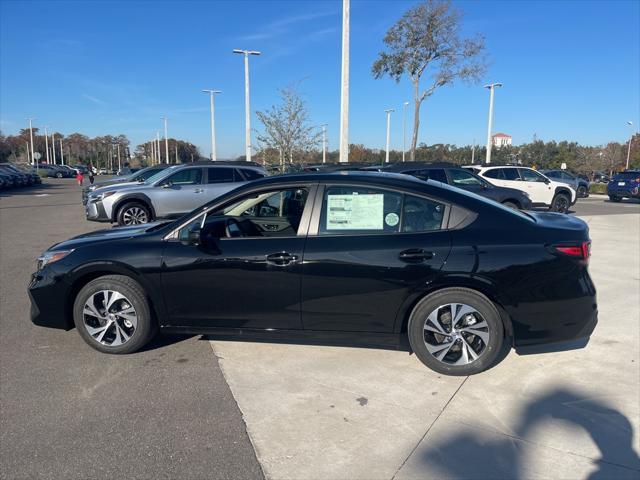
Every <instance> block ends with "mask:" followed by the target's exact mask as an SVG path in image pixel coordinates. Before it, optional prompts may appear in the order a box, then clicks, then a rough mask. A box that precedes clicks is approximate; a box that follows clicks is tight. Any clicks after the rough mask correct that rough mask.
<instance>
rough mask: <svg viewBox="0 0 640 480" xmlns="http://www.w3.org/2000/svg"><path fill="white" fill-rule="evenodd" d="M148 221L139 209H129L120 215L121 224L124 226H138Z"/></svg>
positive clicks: (145, 214) (141, 209)
mask: <svg viewBox="0 0 640 480" xmlns="http://www.w3.org/2000/svg"><path fill="white" fill-rule="evenodd" d="M148 221H149V217H148V216H147V212H146V211H145V210H144V209H143V208H141V207H129V208H127V209H126V210H125V211H124V212H123V213H122V222H123V223H124V224H125V225H138V224H141V223H147V222H148Z"/></svg>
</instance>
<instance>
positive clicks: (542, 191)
mask: <svg viewBox="0 0 640 480" xmlns="http://www.w3.org/2000/svg"><path fill="white" fill-rule="evenodd" d="M518 170H520V176H521V177H522V181H523V182H524V184H525V185H526V186H527V192H528V193H529V197H530V198H531V200H532V201H533V202H534V203H541V204H545V205H551V202H552V201H553V195H554V193H555V192H554V190H553V189H552V188H551V185H550V182H549V181H548V180H547V179H546V178H545V177H543V176H542V175H540V174H539V173H538V172H536V171H535V170H531V169H528V168H519V169H518Z"/></svg>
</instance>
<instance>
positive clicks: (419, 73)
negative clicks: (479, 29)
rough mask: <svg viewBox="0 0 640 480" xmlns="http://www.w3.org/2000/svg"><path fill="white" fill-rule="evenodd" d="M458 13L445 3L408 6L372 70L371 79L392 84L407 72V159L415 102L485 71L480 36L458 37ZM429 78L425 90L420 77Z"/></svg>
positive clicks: (414, 141) (417, 121)
mask: <svg viewBox="0 0 640 480" xmlns="http://www.w3.org/2000/svg"><path fill="white" fill-rule="evenodd" d="M461 21H462V15H461V13H460V11H459V10H457V9H455V8H453V7H452V6H451V3H450V2H449V1H442V0H428V1H426V2H423V3H421V4H419V5H417V6H415V7H413V8H411V9H409V10H408V11H407V12H406V13H405V14H404V15H403V16H402V17H401V18H400V19H399V20H398V21H397V22H396V23H395V25H393V26H392V27H391V28H390V29H389V31H387V34H386V35H385V37H384V43H385V45H386V48H387V49H386V51H383V52H381V53H379V55H378V59H377V60H376V61H375V62H374V64H373V66H372V68H371V71H372V73H373V76H374V77H375V78H380V77H382V76H384V75H389V76H390V77H391V78H393V79H394V80H395V81H396V82H399V81H400V79H401V78H402V77H403V76H404V75H407V76H408V77H409V79H410V80H411V83H412V84H413V111H414V114H413V136H412V139H411V160H415V157H416V145H417V143H418V129H419V127H420V106H421V105H422V102H423V101H424V100H425V99H426V98H427V97H429V96H431V95H433V93H434V92H435V91H436V89H438V88H439V87H443V86H445V85H449V84H451V83H453V82H454V81H455V80H456V79H461V80H463V81H471V82H476V81H479V80H480V77H481V76H482V75H483V74H484V72H485V70H486V63H485V60H484V57H483V52H484V39H483V38H482V37H481V36H480V35H476V36H475V37H473V38H461V35H460V29H461ZM423 76H425V77H426V78H427V79H428V86H427V88H426V89H424V90H421V89H420V80H421V79H422V77H423Z"/></svg>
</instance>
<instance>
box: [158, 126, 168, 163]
mask: <svg viewBox="0 0 640 480" xmlns="http://www.w3.org/2000/svg"><path fill="white" fill-rule="evenodd" d="M160 119H161V120H164V153H165V161H166V162H167V163H169V135H168V134H167V117H160Z"/></svg>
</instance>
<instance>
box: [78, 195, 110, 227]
mask: <svg viewBox="0 0 640 480" xmlns="http://www.w3.org/2000/svg"><path fill="white" fill-rule="evenodd" d="M84 213H85V216H86V218H87V220H90V221H92V222H111V217H109V215H108V214H107V211H106V210H105V208H104V205H103V203H102V201H101V200H98V201H97V202H88V203H87V204H86V205H85V206H84Z"/></svg>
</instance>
